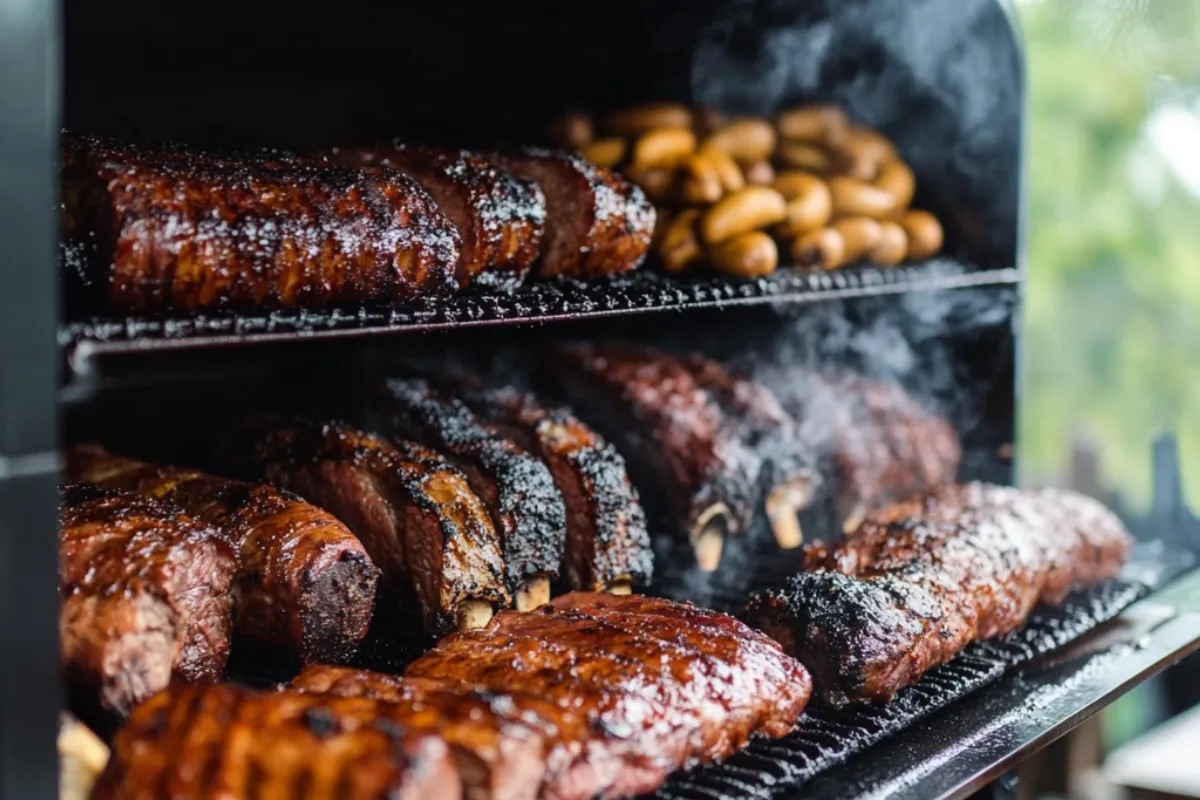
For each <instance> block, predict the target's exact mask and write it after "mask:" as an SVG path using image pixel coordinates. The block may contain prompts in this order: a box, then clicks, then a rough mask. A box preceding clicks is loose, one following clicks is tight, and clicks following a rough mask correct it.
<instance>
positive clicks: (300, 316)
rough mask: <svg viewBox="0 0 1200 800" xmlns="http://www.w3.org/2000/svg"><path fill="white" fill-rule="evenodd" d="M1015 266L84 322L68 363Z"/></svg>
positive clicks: (642, 278)
mask: <svg viewBox="0 0 1200 800" xmlns="http://www.w3.org/2000/svg"><path fill="white" fill-rule="evenodd" d="M1017 280H1018V273H1017V270H1016V269H993V270H970V269H968V268H966V267H964V266H963V265H961V264H959V263H957V262H954V261H951V260H948V259H935V260H933V261H929V262H926V263H923V264H915V265H909V266H900V267H889V268H879V267H869V266H864V267H852V268H846V269H840V270H836V271H833V272H823V271H821V270H790V269H782V270H779V271H778V272H776V273H774V274H773V275H769V276H767V277H764V278H758V279H756V280H751V281H735V280H729V279H726V278H719V277H695V278H691V277H687V278H675V277H671V276H668V275H663V274H661V273H658V272H654V271H649V270H644V271H638V272H634V273H631V274H628V275H620V276H615V277H612V278H607V279H602V280H595V281H588V282H581V281H571V280H556V281H546V282H540V283H531V284H529V285H527V286H523V287H521V288H520V289H518V290H516V291H514V292H511V293H507V292H500V291H494V290H484V289H473V290H470V291H467V292H464V293H462V294H459V295H456V296H453V297H446V298H438V299H435V300H428V301H423V302H415V303H412V304H410V305H406V306H402V307H397V308H383V309H379V308H360V309H349V310H345V309H333V310H309V311H305V310H287V309H285V310H279V311H258V312H246V313H242V312H205V313H198V314H188V315H183V316H179V317H172V316H136V315H135V316H127V317H125V316H112V315H93V316H81V317H80V316H77V317H75V318H74V320H73V321H70V322H67V323H66V324H65V325H63V326H62V327H61V328H60V329H59V335H58V340H59V346H60V347H62V348H63V349H64V350H65V351H66V352H67V354H68V360H69V362H70V363H71V364H72V365H74V366H76V367H78V366H80V365H79V364H78V363H77V362H78V361H79V360H84V359H87V358H89V357H91V356H93V355H103V354H106V353H118V352H124V351H128V350H139V351H140V350H146V349H169V348H177V347H196V346H205V345H210V344H223V343H230V342H237V341H277V340H285V339H289V338H292V337H295V336H304V337H306V338H309V337H317V338H328V337H340V336H356V335H370V334H375V333H383V332H387V331H393V330H433V329H446V328H456V327H462V326H472V325H489V324H492V325H494V324H503V323H512V322H533V321H546V320H557V319H576V318H587V317H604V316H610V315H613V314H630V313H636V312H641V311H657V310H664V309H671V310H682V309H689V308H712V307H720V306H734V305H745V304H753V303H764V302H771V301H774V300H787V301H793V302H802V301H806V300H817V299H822V298H835V297H855V296H862V295H872V294H889V293H896V292H904V291H909V290H914V289H950V288H958V287H964V286H978V285H987V284H1005V283H1015V282H1016V281H1017Z"/></svg>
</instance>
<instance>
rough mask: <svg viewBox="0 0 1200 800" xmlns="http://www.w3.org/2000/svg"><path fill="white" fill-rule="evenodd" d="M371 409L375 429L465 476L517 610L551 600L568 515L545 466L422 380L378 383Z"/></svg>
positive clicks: (464, 407)
mask: <svg viewBox="0 0 1200 800" xmlns="http://www.w3.org/2000/svg"><path fill="white" fill-rule="evenodd" d="M375 412H376V413H377V414H378V416H379V418H380V424H379V428H380V429H381V430H386V431H388V432H389V433H392V434H394V435H396V436H400V437H404V438H407V439H412V440H413V441H416V442H419V443H421V444H423V445H425V446H427V447H429V448H431V449H434V450H437V451H438V452H439V453H442V454H443V455H444V456H446V457H447V458H449V459H451V461H452V462H453V463H454V464H455V465H456V466H458V467H459V468H460V469H462V470H463V472H464V473H465V474H466V475H467V479H468V480H469V481H470V483H471V488H472V489H474V490H475V493H476V494H478V495H479V496H480V498H482V499H483V501H484V502H485V503H486V504H487V506H488V509H489V510H490V511H491V514H492V521H493V522H494V523H495V526H496V530H497V532H498V533H499V534H500V539H501V541H502V542H503V543H504V566H505V576H506V579H507V585H508V588H509V591H510V592H511V593H512V595H513V598H514V599H515V601H516V607H517V609H518V610H520V611H528V610H529V609H531V608H536V607H537V606H539V605H541V604H542V603H544V602H546V601H547V600H549V599H550V583H551V581H552V580H554V579H555V578H557V577H558V569H559V564H560V563H562V558H563V547H564V539H565V529H566V522H567V520H566V510H565V508H564V506H563V498H562V495H561V494H560V493H559V491H558V488H557V487H556V486H555V485H554V478H553V477H552V476H551V474H550V470H549V469H548V468H547V467H546V465H545V464H543V463H542V462H541V461H539V460H538V459H537V458H536V457H534V456H532V455H530V454H529V453H528V452H526V451H525V450H523V449H522V448H520V447H518V446H517V445H516V444H514V443H513V442H511V441H509V440H508V439H506V438H504V437H503V436H501V435H500V434H498V433H497V432H496V431H494V430H492V429H490V428H488V427H487V426H486V425H484V424H483V423H482V422H481V421H480V420H479V419H477V418H476V417H475V415H474V414H472V413H471V410H470V409H469V408H467V406H466V405H464V404H463V403H462V402H461V401H459V400H456V399H451V398H448V397H444V396H442V395H440V394H438V393H437V392H436V391H434V390H433V388H431V387H430V386H429V384H428V383H426V382H425V381H423V380H417V379H399V378H393V379H388V380H386V381H384V382H383V384H382V385H381V386H380V387H379V391H378V392H377V393H376V403H375Z"/></svg>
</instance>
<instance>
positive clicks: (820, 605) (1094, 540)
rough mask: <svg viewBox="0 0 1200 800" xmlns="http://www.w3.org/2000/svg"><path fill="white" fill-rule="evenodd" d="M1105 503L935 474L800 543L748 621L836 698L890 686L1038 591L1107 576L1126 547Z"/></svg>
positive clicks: (1052, 591) (870, 695) (989, 629)
mask: <svg viewBox="0 0 1200 800" xmlns="http://www.w3.org/2000/svg"><path fill="white" fill-rule="evenodd" d="M1130 542H1131V540H1130V536H1129V534H1128V532H1127V531H1126V530H1125V527H1124V525H1122V524H1121V521H1120V520H1119V519H1117V517H1116V516H1115V515H1113V514H1112V513H1111V512H1109V511H1108V510H1107V509H1105V508H1104V507H1103V506H1102V505H1100V504H1099V503H1097V502H1096V501H1094V500H1092V499H1090V498H1087V497H1084V496H1082V495H1079V494H1075V493H1072V492H1066V491H1060V490H1053V489H1044V490H1040V491H1020V490H1017V489H1011V488H1005V487H998V486H988V485H985V484H978V483H971V484H961V485H954V484H950V485H946V486H942V487H939V488H937V489H934V490H932V491H931V492H929V493H927V494H925V495H923V496H921V497H918V498H916V499H913V500H911V501H908V502H904V503H899V504H896V505H894V506H892V507H889V508H885V509H883V510H881V511H879V512H877V513H875V514H871V515H869V516H868V517H867V520H866V521H865V522H864V523H863V524H862V525H861V526H860V527H859V528H858V529H856V530H855V531H853V532H852V533H850V534H848V535H847V536H846V540H845V541H844V542H843V543H839V544H837V545H833V546H826V545H823V544H813V545H808V550H807V552H806V554H805V555H806V568H805V571H804V572H801V573H798V574H797V575H794V576H792V577H791V578H790V579H789V580H788V581H787V583H786V585H785V586H784V587H783V588H781V589H777V590H771V591H768V592H766V593H764V594H761V595H759V596H758V597H756V598H754V599H753V600H752V601H751V602H750V605H749V606H748V608H747V610H746V614H745V618H746V620H747V621H748V622H749V623H750V624H751V625H753V626H755V627H757V628H758V629H760V630H762V631H764V632H766V633H767V635H769V636H771V637H772V638H773V639H775V640H776V641H778V642H780V643H781V644H782V645H783V648H784V650H785V651H786V652H788V653H790V654H792V655H794V656H795V657H796V658H798V659H800V660H801V661H802V662H803V663H804V665H805V666H806V667H808V669H809V670H810V671H811V672H812V675H813V678H814V680H815V682H816V685H817V689H818V691H819V692H820V693H821V696H822V697H823V698H824V699H825V700H826V701H827V702H829V703H831V704H833V705H840V704H844V703H846V702H849V701H855V700H866V701H882V700H888V699H890V698H891V697H892V696H893V695H894V694H895V693H896V692H897V691H899V690H900V689H901V688H903V687H905V686H908V685H910V684H912V683H915V682H916V681H917V680H918V679H919V678H920V677H921V676H922V675H923V674H924V673H925V672H927V671H928V670H930V669H932V668H934V667H936V666H938V665H940V664H944V663H945V662H947V661H949V660H950V659H952V658H953V657H954V656H955V655H957V654H958V653H959V652H960V651H961V650H962V649H963V648H964V647H965V646H966V645H968V644H969V643H971V642H973V641H976V640H981V639H990V638H993V637H996V636H1002V635H1004V634H1006V633H1008V632H1010V631H1012V630H1015V629H1016V628H1018V627H1020V626H1021V625H1022V624H1024V622H1025V620H1026V618H1027V617H1028V616H1029V613H1030V611H1032V609H1033V608H1034V606H1035V605H1037V604H1038V603H1060V602H1062V600H1063V599H1064V598H1065V597H1066V595H1067V593H1068V592H1069V591H1070V590H1071V589H1073V588H1080V587H1087V586H1091V585H1094V584H1096V583H1099V582H1101V581H1103V580H1105V579H1107V578H1111V577H1113V576H1115V575H1116V574H1117V573H1118V572H1119V571H1120V568H1121V565H1122V563H1123V562H1124V560H1125V557H1126V555H1127V554H1128V550H1129V547H1130Z"/></svg>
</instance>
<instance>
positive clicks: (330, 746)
mask: <svg viewBox="0 0 1200 800" xmlns="http://www.w3.org/2000/svg"><path fill="white" fill-rule="evenodd" d="M92 797H93V799H94V800H157V799H158V798H164V797H170V798H173V800H201V799H202V798H203V799H204V800H207V799H208V798H216V797H229V798H233V797H238V798H251V797H253V798H259V800H326V798H334V797H346V798H354V799H355V800H459V798H460V797H461V793H460V789H459V779H458V772H457V769H456V767H455V764H454V762H453V760H452V759H451V757H450V753H449V750H448V748H447V747H446V745H445V743H444V742H443V741H442V739H441V737H440V736H438V735H437V734H436V732H433V731H430V730H428V729H427V728H425V729H422V728H419V727H409V726H408V724H407V722H406V720H405V718H404V714H403V713H401V710H400V709H398V708H397V707H395V706H393V705H391V704H389V703H378V702H375V701H373V700H368V699H365V698H335V697H317V696H313V695H307V694H304V693H301V692H254V691H250V690H246V689H240V688H237V687H235V686H232V685H227V684H220V685H216V686H186V685H174V686H172V687H171V688H170V689H168V690H167V691H165V692H161V693H160V694H158V695H156V696H154V697H152V698H151V699H150V700H147V701H146V702H145V703H142V704H141V705H140V706H138V708H137V709H135V711H134V713H133V715H132V716H131V717H130V719H129V721H128V723H127V724H126V725H125V727H124V728H122V729H121V731H120V732H119V733H118V734H117V737H116V740H115V742H114V743H113V755H112V759H111V760H110V761H109V764H108V768H107V769H106V770H105V772H104V774H103V775H102V776H101V777H100V780H99V782H98V783H97V786H96V789H95V791H94V793H93V795H92Z"/></svg>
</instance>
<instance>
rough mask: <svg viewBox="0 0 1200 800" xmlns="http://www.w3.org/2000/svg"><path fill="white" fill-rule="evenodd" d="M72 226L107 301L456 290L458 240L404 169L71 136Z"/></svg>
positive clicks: (251, 304)
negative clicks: (223, 154) (216, 153)
mask: <svg viewBox="0 0 1200 800" xmlns="http://www.w3.org/2000/svg"><path fill="white" fill-rule="evenodd" d="M61 182H62V206H63V213H62V219H63V234H64V239H65V240H66V241H68V242H74V243H80V244H82V245H83V246H84V248H85V249H86V250H87V252H88V254H89V260H90V261H91V264H90V266H89V267H88V268H87V270H86V275H84V276H83V278H84V283H85V284H90V285H92V286H94V287H97V288H96V290H97V291H105V292H107V301H108V303H109V306H110V308H111V310H115V311H141V312H152V311H161V310H172V309H174V310H187V311H191V310H198V309H209V308H217V307H232V308H262V307H291V306H295V307H325V306H331V305H338V304H347V303H367V302H403V301H408V300H412V299H414V298H417V297H426V296H437V295H444V294H447V293H449V292H451V291H453V290H454V288H455V287H456V281H455V275H454V269H455V264H456V263H457V261H458V258H459V250H460V245H461V237H460V236H459V233H458V231H457V230H456V229H455V227H454V226H453V225H452V224H451V223H450V221H449V220H448V219H446V217H445V215H444V214H443V213H442V212H441V211H440V210H439V209H438V208H437V206H436V205H435V203H434V202H433V200H432V199H431V198H430V196H429V194H428V193H427V192H426V191H425V190H424V189H423V188H422V187H421V185H420V184H419V183H417V182H416V181H414V180H413V179H412V178H410V177H408V176H407V175H404V174H402V173H399V172H394V171H390V170H388V171H381V170H366V169H355V168H351V167H337V166H333V165H328V164H321V163H318V162H315V161H299V160H292V159H288V158H277V159H272V158H267V157H262V156H248V157H245V158H226V157H219V156H214V155H207V154H202V153H197V152H188V151H185V150H182V149H178V148H171V147H163V148H143V147H138V146H132V145H125V144H121V143H117V142H111V141H106V140H101V139H95V138H90V137H79V136H69V135H68V136H64V138H63V144H62V153H61Z"/></svg>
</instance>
